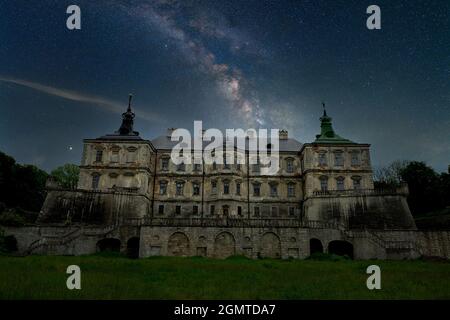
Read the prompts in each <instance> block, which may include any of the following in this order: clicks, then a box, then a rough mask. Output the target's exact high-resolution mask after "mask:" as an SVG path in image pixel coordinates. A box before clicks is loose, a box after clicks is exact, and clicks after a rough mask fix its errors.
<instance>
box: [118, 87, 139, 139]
mask: <svg viewBox="0 0 450 320" xmlns="http://www.w3.org/2000/svg"><path fill="white" fill-rule="evenodd" d="M132 98H133V95H132V94H131V93H130V95H129V96H128V108H127V111H126V112H124V113H122V125H121V126H120V128H119V130H118V131H117V133H119V134H120V135H121V136H126V135H135V136H137V135H139V132H136V131H133V124H134V117H135V114H134V112H133V111H131V99H132Z"/></svg>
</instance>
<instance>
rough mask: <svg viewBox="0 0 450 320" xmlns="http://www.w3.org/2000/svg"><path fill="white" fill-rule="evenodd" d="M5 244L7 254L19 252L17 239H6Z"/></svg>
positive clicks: (12, 237) (7, 237)
mask: <svg viewBox="0 0 450 320" xmlns="http://www.w3.org/2000/svg"><path fill="white" fill-rule="evenodd" d="M4 244H5V249H6V252H16V251H17V239H16V237H14V236H12V235H11V236H6V237H4Z"/></svg>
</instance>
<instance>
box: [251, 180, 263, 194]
mask: <svg viewBox="0 0 450 320" xmlns="http://www.w3.org/2000/svg"><path fill="white" fill-rule="evenodd" d="M253 195H254V196H255V197H259V196H260V195H261V184H260V183H259V182H255V183H253Z"/></svg>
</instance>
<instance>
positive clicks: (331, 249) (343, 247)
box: [328, 240, 353, 259]
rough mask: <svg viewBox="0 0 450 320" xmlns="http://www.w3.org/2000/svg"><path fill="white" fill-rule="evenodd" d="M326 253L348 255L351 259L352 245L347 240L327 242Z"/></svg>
mask: <svg viewBox="0 0 450 320" xmlns="http://www.w3.org/2000/svg"><path fill="white" fill-rule="evenodd" d="M328 253H331V254H337V255H339V256H348V257H350V258H352V259H353V245H352V244H351V243H350V242H348V241H343V240H334V241H331V242H330V243H329V244H328Z"/></svg>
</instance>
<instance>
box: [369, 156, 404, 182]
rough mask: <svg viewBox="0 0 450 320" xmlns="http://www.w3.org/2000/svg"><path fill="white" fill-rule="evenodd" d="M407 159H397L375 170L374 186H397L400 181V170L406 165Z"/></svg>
mask: <svg viewBox="0 0 450 320" xmlns="http://www.w3.org/2000/svg"><path fill="white" fill-rule="evenodd" d="M408 163H409V162H408V161H401V160H397V161H394V162H392V163H391V164H390V165H388V166H385V167H381V168H379V169H377V170H375V173H374V182H375V186H376V187H384V188H386V187H387V188H392V187H398V186H399V185H400V183H401V182H402V176H401V171H402V170H403V169H404V168H405V167H406V166H407V165H408Z"/></svg>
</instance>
